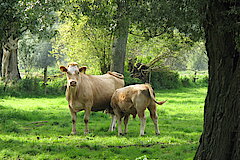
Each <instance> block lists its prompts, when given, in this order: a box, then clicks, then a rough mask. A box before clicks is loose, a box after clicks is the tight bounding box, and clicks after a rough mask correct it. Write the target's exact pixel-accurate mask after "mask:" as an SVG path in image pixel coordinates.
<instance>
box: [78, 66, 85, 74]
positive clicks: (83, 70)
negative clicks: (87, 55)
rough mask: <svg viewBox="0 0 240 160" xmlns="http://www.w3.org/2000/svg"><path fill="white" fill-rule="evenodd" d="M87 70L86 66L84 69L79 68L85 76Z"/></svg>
mask: <svg viewBox="0 0 240 160" xmlns="http://www.w3.org/2000/svg"><path fill="white" fill-rule="evenodd" d="M86 70H87V67H86V66H83V67H80V68H79V72H81V73H84V74H85V72H86Z"/></svg>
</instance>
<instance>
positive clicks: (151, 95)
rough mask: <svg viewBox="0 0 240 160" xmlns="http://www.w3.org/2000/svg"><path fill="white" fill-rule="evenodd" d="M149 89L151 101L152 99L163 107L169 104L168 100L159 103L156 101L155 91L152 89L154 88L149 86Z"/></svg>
mask: <svg viewBox="0 0 240 160" xmlns="http://www.w3.org/2000/svg"><path fill="white" fill-rule="evenodd" d="M147 88H148V91H149V93H150V97H151V99H152V100H153V101H154V102H155V103H156V104H158V105H162V104H164V103H165V102H167V100H166V101H159V102H158V101H156V99H155V94H154V92H153V89H152V87H151V86H150V84H147Z"/></svg>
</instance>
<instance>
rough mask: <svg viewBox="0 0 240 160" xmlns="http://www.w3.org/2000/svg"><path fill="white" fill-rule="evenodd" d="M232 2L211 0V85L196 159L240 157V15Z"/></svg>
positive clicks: (208, 17) (207, 27)
mask: <svg viewBox="0 0 240 160" xmlns="http://www.w3.org/2000/svg"><path fill="white" fill-rule="evenodd" d="M230 5H231V3H230V2H229V3H226V2H225V3H223V2H221V1H218V0H213V1H208V5H207V7H208V8H207V10H206V20H205V24H204V29H205V34H206V49H207V53H208V57H209V87H208V94H207V97H206V101H205V106H204V128H203V133H202V136H201V138H200V145H199V148H198V150H197V153H196V155H195V158H194V159H196V160H198V159H201V160H228V159H231V160H239V159H240V125H239V123H240V63H239V61H240V59H239V56H240V53H239V51H237V48H236V37H235V36H236V35H239V34H237V31H236V28H234V26H235V24H236V22H237V21H236V17H234V15H231V14H230V12H228V11H230V8H231V6H230Z"/></svg>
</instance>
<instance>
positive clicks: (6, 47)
mask: <svg viewBox="0 0 240 160" xmlns="http://www.w3.org/2000/svg"><path fill="white" fill-rule="evenodd" d="M17 49H18V39H17V38H16V39H13V36H11V37H10V38H8V41H7V42H5V43H4V44H3V56H2V77H3V78H5V80H18V79H21V77H20V72H19V69H18V58H17Z"/></svg>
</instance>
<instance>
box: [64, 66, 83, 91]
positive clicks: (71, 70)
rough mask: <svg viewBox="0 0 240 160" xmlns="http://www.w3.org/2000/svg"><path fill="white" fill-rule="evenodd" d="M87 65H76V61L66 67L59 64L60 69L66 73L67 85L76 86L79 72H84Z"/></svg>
mask: <svg viewBox="0 0 240 160" xmlns="http://www.w3.org/2000/svg"><path fill="white" fill-rule="evenodd" d="M86 69H87V67H85V66H84V67H80V68H79V67H78V64H77V63H70V64H68V66H67V67H65V66H60V70H61V71H62V72H65V73H66V75H67V85H68V86H70V87H76V86H77V85H78V83H79V81H80V76H81V74H85V71H86Z"/></svg>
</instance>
